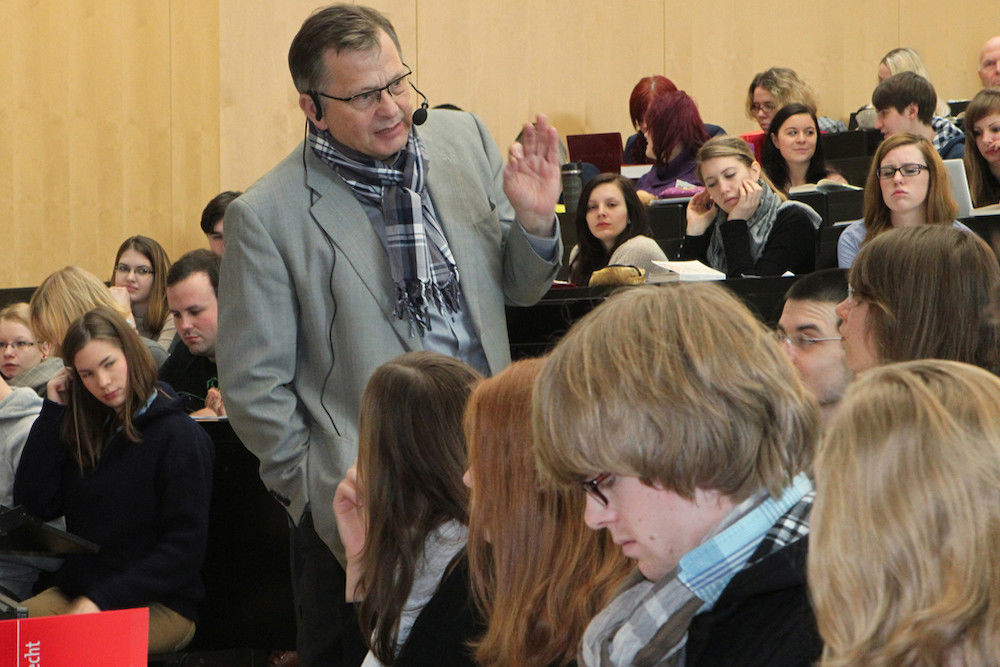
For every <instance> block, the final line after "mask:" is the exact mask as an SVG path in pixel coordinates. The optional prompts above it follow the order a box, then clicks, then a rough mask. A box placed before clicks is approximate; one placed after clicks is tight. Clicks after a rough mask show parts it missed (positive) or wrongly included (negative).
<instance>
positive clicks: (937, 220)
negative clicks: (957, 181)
mask: <svg viewBox="0 0 1000 667" xmlns="http://www.w3.org/2000/svg"><path fill="white" fill-rule="evenodd" d="M900 146H916V147H917V148H919V149H920V153H921V155H923V156H924V160H925V161H926V162H927V167H928V170H927V171H928V175H929V176H930V182H929V183H928V185H927V198H926V199H925V200H924V202H925V205H926V207H927V219H926V223H927V224H928V225H951V223H952V222H954V220H955V216H956V215H957V214H958V205H957V204H955V199H954V198H953V197H952V196H951V188H949V187H948V172H946V171H945V169H944V163H943V162H942V161H941V156H940V155H938V152H937V151H936V150H934V146H932V145H931V142H929V141H927V139H925V138H923V137H921V136H918V135H916V134H910V133H909V132H901V133H900V134H894V135H892V136H891V137H886V138H885V139H883V140H882V143H880V144H879V145H878V149H876V151H875V157H873V158H872V164H871V167H870V168H869V169H868V179H867V180H866V181H865V209H864V213H865V230H866V231H865V240H864V241H863V244H864V243H868V242H869V241H871V240H872V239H873V238H875V237H876V236H878V235H879V234H881V233H882V232H885V231H887V230H889V229H892V211H890V210H889V207H888V206H886V204H885V198H884V197H883V196H882V186H881V185H879V177H878V170H879V167H881V166H882V160H884V159H885V156H886V155H888V154H889V151H891V150H893V149H896V148H899V147H900Z"/></svg>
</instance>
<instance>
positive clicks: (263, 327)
mask: <svg viewBox="0 0 1000 667" xmlns="http://www.w3.org/2000/svg"><path fill="white" fill-rule="evenodd" d="M226 237H227V244H226V255H225V260H224V261H223V262H222V273H221V278H220V285H219V297H220V298H219V345H218V349H217V355H218V368H219V385H220V387H221V388H222V393H223V397H224V400H225V402H226V412H227V413H228V414H229V417H230V420H231V422H232V424H233V427H234V428H235V429H236V431H237V434H238V435H239V437H240V440H241V441H242V442H243V444H244V445H245V446H246V447H247V449H249V450H250V451H251V452H253V454H254V455H255V456H256V457H257V458H258V459H260V475H261V479H262V480H263V481H264V484H265V485H266V486H267V488H268V489H269V490H270V491H271V493H272V495H274V496H275V498H277V499H278V501H279V502H281V503H282V505H283V506H284V507H285V508H286V510H288V513H289V515H290V516H291V518H292V520H293V521H296V522H298V520H299V518H300V517H301V516H302V512H303V510H304V509H305V504H306V502H307V501H308V489H307V483H306V458H307V453H308V441H309V431H308V428H307V426H306V423H305V418H304V415H303V412H302V409H301V407H300V405H299V400H298V398H297V396H296V394H295V391H294V389H293V387H292V380H293V378H294V377H295V364H296V350H297V349H298V346H299V345H300V342H299V341H298V337H299V335H300V332H299V330H298V317H297V313H296V305H295V304H296V296H295V290H294V287H293V285H292V278H291V275H290V273H289V270H288V267H287V266H286V265H285V262H284V260H283V259H282V257H281V255H280V253H279V251H278V248H277V247H276V246H275V244H274V241H273V239H272V238H271V236H270V234H269V233H268V231H267V230H266V229H265V228H264V225H263V224H262V222H261V220H260V218H259V217H258V215H257V213H256V211H254V210H253V209H252V208H251V207H250V206H249V205H248V204H247V203H246V202H245V201H244V200H243V199H237V200H236V201H234V202H233V203H232V204H230V205H229V208H228V209H227V210H226ZM317 289H318V287H317Z"/></svg>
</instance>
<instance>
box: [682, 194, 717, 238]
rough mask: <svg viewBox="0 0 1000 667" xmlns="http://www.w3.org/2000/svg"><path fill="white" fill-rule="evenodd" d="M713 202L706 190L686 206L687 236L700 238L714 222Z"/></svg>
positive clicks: (692, 198)
mask: <svg viewBox="0 0 1000 667" xmlns="http://www.w3.org/2000/svg"><path fill="white" fill-rule="evenodd" d="M717 210H718V209H716V207H715V202H713V201H712V198H711V197H710V196H709V195H708V190H702V191H701V192H699V193H698V194H696V195H695V196H694V197H691V200H690V201H689V202H688V205H687V235H688V236H701V235H702V234H704V233H705V231H706V230H707V229H708V228H709V226H710V225H711V224H712V221H713V220H715V214H716V211H717Z"/></svg>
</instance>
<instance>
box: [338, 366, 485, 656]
mask: <svg viewBox="0 0 1000 667" xmlns="http://www.w3.org/2000/svg"><path fill="white" fill-rule="evenodd" d="M478 380H479V375H478V374H477V373H476V372H475V371H474V370H473V369H472V368H470V367H469V366H468V365H466V364H464V363H462V362H461V361H458V360H456V359H453V358H451V357H446V356H444V355H442V354H438V353H435V352H428V351H420V352H409V353H407V354H404V355H402V356H399V357H397V358H396V359H394V360H392V361H390V362H388V363H386V364H383V365H382V366H379V368H378V369H376V370H375V372H374V373H373V374H372V376H371V379H370V380H369V381H368V385H367V386H366V387H365V391H364V394H363V395H362V397H361V413H360V417H359V419H360V421H359V438H358V461H357V466H356V469H355V468H352V469H351V470H349V471H348V473H347V476H346V478H345V479H344V480H343V481H342V482H341V483H340V484H339V485H338V486H337V491H336V494H335V496H334V500H333V511H334V515H335V517H336V519H337V528H338V529H339V531H340V537H341V540H342V541H343V543H344V548H345V551H346V556H347V567H346V571H347V602H358V603H359V604H358V607H357V614H358V619H359V621H360V627H355V628H353V630H354V631H355V632H359V634H357V635H355V634H351V633H349V634H348V636H347V638H346V639H345V656H344V660H345V664H350V663H351V662H353V661H354V660H356V659H360V658H362V657H364V652H365V651H366V650H368V651H370V653H369V657H368V659H369V660H378V661H379V662H380V663H384V664H389V663H391V662H394V661H398V662H400V663H407V662H408V663H410V664H413V663H414V662H417V663H420V664H431V663H439V664H449V665H451V664H469V665H471V664H472V656H471V652H470V650H469V648H468V642H469V641H470V640H471V639H472V638H473V637H474V636H475V634H477V632H478V631H479V630H480V629H481V628H480V625H479V623H478V620H477V617H476V615H475V613H474V611H473V609H472V604H471V596H470V595H469V581H468V566H467V562H466V558H465V542H466V535H467V531H468V529H467V528H466V524H467V523H468V519H467V513H466V507H467V502H468V489H466V487H465V484H464V483H463V482H462V475H463V474H464V473H465V468H466V457H465V440H464V438H463V436H462V411H463V410H464V409H465V401H466V398H467V397H468V395H469V392H470V391H471V390H472V387H473V386H474V385H475V383H476V382H477V381H478ZM347 630H348V631H350V630H352V628H350V627H348V628H347Z"/></svg>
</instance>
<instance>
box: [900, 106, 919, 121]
mask: <svg viewBox="0 0 1000 667" xmlns="http://www.w3.org/2000/svg"><path fill="white" fill-rule="evenodd" d="M919 114H920V108H919V107H917V103H916V102H910V103H909V104H907V105H906V108H905V109H903V115H904V116H906V118H907V119H908V120H915V119H916V118H917V116H918V115H919Z"/></svg>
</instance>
